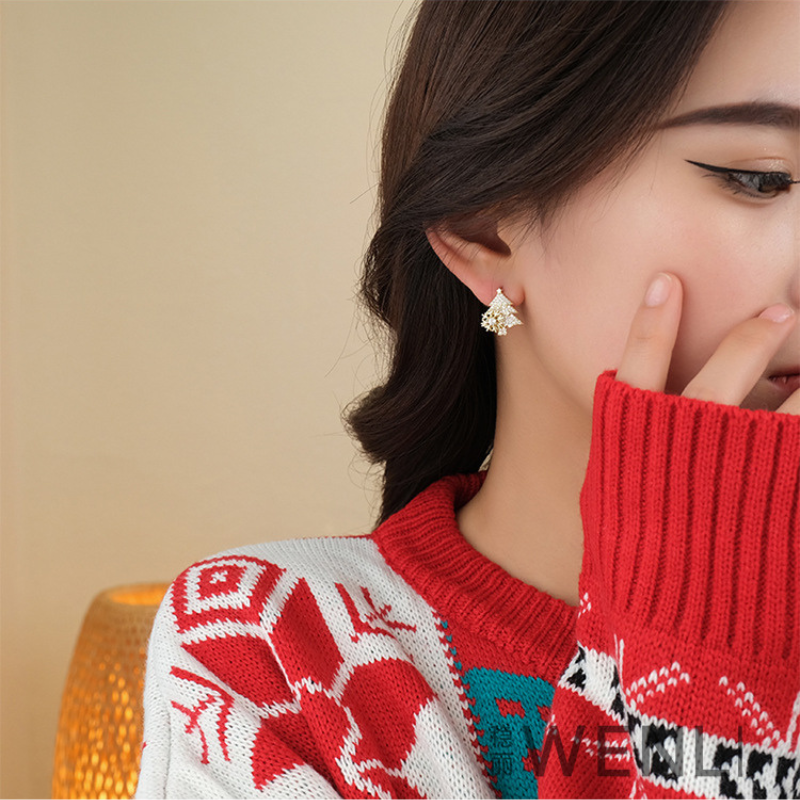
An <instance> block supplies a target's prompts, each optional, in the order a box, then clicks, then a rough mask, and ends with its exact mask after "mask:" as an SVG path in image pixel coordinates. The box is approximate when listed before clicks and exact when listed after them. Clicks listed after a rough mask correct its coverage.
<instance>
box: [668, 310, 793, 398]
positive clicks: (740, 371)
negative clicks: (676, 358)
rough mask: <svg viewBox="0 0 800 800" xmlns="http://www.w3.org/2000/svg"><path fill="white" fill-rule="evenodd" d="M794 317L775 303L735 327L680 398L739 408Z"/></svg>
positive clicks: (779, 344)
mask: <svg viewBox="0 0 800 800" xmlns="http://www.w3.org/2000/svg"><path fill="white" fill-rule="evenodd" d="M794 316H795V315H794V312H793V311H792V310H791V309H790V308H789V307H788V306H784V305H781V304H779V305H775V306H770V307H769V308H767V309H765V310H764V311H762V312H761V314H760V315H759V316H758V317H755V318H754V319H748V320H746V321H745V322H742V323H740V324H739V325H737V326H736V327H735V328H734V329H733V330H732V331H731V332H730V333H729V334H728V335H727V336H726V337H725V338H724V339H723V340H722V343H721V344H720V346H719V347H718V348H717V349H716V351H715V352H714V355H712V356H711V358H710V359H709V360H708V362H707V363H706V365H705V366H704V367H703V368H702V369H701V370H700V372H698V373H697V375H696V376H695V377H694V378H693V379H692V380H691V381H690V382H689V385H688V386H687V387H686V389H684V391H683V395H684V397H693V398H695V399H697V400H710V401H712V402H715V403H722V404H723V405H732V406H738V405H740V404H741V402H742V400H744V399H745V397H747V395H748V394H749V393H750V392H751V391H752V389H753V387H754V386H755V384H756V382H757V381H758V379H759V378H760V377H761V376H762V375H763V374H764V371H765V370H766V369H767V367H768V366H769V361H770V359H771V358H772V357H773V356H774V355H775V353H776V352H777V351H778V348H779V347H780V346H781V344H783V342H784V341H785V340H786V337H787V336H788V335H789V332H790V331H791V330H792V328H793V327H794Z"/></svg>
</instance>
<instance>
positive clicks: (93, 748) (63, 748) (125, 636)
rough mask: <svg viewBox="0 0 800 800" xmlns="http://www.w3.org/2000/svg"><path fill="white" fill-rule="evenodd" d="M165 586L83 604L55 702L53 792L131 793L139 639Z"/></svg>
mask: <svg viewBox="0 0 800 800" xmlns="http://www.w3.org/2000/svg"><path fill="white" fill-rule="evenodd" d="M168 586H169V584H166V583H149V584H139V585H136V586H120V587H118V588H116V589H108V590H106V591H104V592H101V593H100V594H99V595H98V596H97V597H95V599H94V600H93V601H92V604H91V606H89V610H88V612H87V613H86V618H85V619H84V621H83V627H82V628H81V632H80V634H79V636H78V643H77V645H76V646H75V653H74V655H73V656H72V663H71V664H70V668H69V674H68V676H67V683H66V686H65V687H64V696H63V698H62V700H61V716H60V718H59V723H58V734H57V736H56V752H55V763H54V769H53V797H55V798H64V797H85V798H95V797H98V798H117V797H125V798H127V797H132V796H133V793H134V792H135V791H136V783H137V780H138V775H139V759H140V746H141V741H142V689H143V687H144V666H145V658H146V654H147V640H148V638H149V636H150V629H151V628H152V625H153V618H154V617H155V614H156V611H157V610H158V605H159V603H160V602H161V599H162V598H163V597H164V594H165V593H166V591H167V588H168Z"/></svg>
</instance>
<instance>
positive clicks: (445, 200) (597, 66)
mask: <svg viewBox="0 0 800 800" xmlns="http://www.w3.org/2000/svg"><path fill="white" fill-rule="evenodd" d="M725 6H726V2H725V0H686V1H685V2H675V1H674V0H646V1H644V2H643V1H641V0H640V1H639V2H634V1H632V0H587V1H586V2H575V1H574V0H517V1H514V2H512V1H511V0H479V1H476V0H423V2H422V3H421V4H420V6H419V11H418V14H417V16H416V20H415V22H414V25H413V28H412V30H411V33H410V36H409V38H408V42H407V46H406V50H405V54H404V57H403V58H402V60H401V62H400V64H399V69H398V71H397V73H396V75H395V78H394V83H393V86H392V90H391V94H390V99H389V102H388V105H387V110H386V115H385V119H384V127H383V137H382V141H381V145H382V152H381V174H380V184H379V192H378V224H377V230H376V232H375V234H374V236H373V238H372V240H371V242H370V245H369V247H368V249H367V252H366V255H365V259H364V273H363V277H362V281H361V294H362V299H363V301H364V303H365V305H366V307H367V309H368V311H369V312H370V313H371V314H372V315H374V317H375V318H376V319H377V320H378V321H379V322H380V323H382V324H383V325H384V326H386V328H387V329H388V332H389V347H390V359H389V370H388V376H387V378H386V380H385V382H384V383H383V384H382V385H380V386H378V387H376V388H374V389H372V390H371V391H370V392H368V393H367V394H366V395H364V396H363V397H362V398H361V399H359V400H357V401H355V402H354V404H352V405H351V407H350V409H349V410H348V411H347V423H348V425H349V428H350V431H351V433H352V434H353V435H354V436H355V437H356V438H357V439H358V441H359V442H360V444H361V447H362V449H363V451H364V453H365V454H366V456H367V457H368V458H369V459H370V461H372V462H373V463H375V464H382V465H383V467H384V470H383V484H382V488H383V491H382V505H381V510H380V515H379V522H382V521H384V520H385V519H386V518H387V517H389V516H390V515H391V514H393V513H394V512H395V511H397V510H399V509H400V508H402V507H403V506H404V505H405V504H406V503H407V502H408V501H409V500H411V499H412V498H413V497H414V496H415V495H416V494H417V493H418V492H420V491H422V490H423V489H425V488H426V487H427V486H429V485H430V484H431V483H433V482H434V481H436V480H438V479H439V478H440V477H443V476H444V475H448V474H452V473H459V472H474V471H476V470H477V469H479V467H480V465H481V464H482V463H483V461H484V460H485V459H486V457H487V455H488V454H489V453H490V451H491V448H492V442H493V439H494V429H495V417H496V406H497V397H496V394H497V379H496V374H495V352H494V337H492V336H491V335H490V334H487V333H485V332H483V331H482V330H481V329H480V325H479V319H480V315H481V312H482V310H483V307H482V305H481V303H480V302H479V301H478V300H477V299H476V298H475V296H474V295H473V294H472V293H471V292H470V291H469V290H468V289H467V288H466V287H465V286H464V285H463V284H462V283H461V282H460V281H459V280H458V279H457V278H455V277H454V276H453V275H452V274H451V273H450V271H449V270H448V269H447V268H446V267H444V265H443V264H442V263H441V262H440V261H439V259H438V258H437V256H436V254H435V253H434V252H433V250H432V249H431V246H430V244H429V243H428V240H427V237H426V234H425V231H426V230H427V229H429V228H435V227H440V226H446V227H448V228H450V229H451V230H455V231H462V232H464V231H468V230H469V229H470V225H473V226H474V225H475V224H476V223H477V222H479V221H480V220H481V219H483V220H484V221H485V220H486V218H487V214H488V215H489V216H490V217H491V218H493V219H495V220H500V219H503V218H510V217H512V216H515V215H519V214H521V213H523V214H526V215H529V217H530V219H532V220H538V221H539V222H541V223H543V224H544V223H546V221H547V220H548V219H550V218H551V216H552V214H553V213H554V212H555V211H556V210H557V209H558V208H559V207H560V206H562V205H563V204H564V202H565V201H566V200H567V199H569V198H570V197H571V196H572V195H573V194H574V193H575V192H576V191H577V190H578V189H580V188H581V187H582V186H584V185H586V183H588V182H589V181H590V180H591V179H592V178H593V177H595V176H597V175H598V174H599V173H600V172H601V171H602V170H604V169H605V168H606V167H608V166H609V165H610V164H612V163H613V162H614V161H615V160H616V159H618V158H620V157H621V156H623V155H625V154H635V153H636V152H637V151H638V150H639V149H640V148H641V147H643V146H644V145H645V144H646V143H647V142H648V141H649V140H650V137H651V135H652V130H653V126H654V125H655V123H656V122H657V121H658V120H659V119H660V118H661V117H662V115H663V114H664V112H665V111H666V110H667V109H668V108H669V107H670V106H671V104H672V103H673V102H674V101H675V100H676V98H677V97H678V96H679V94H680V92H681V90H682V89H683V88H684V87H685V84H686V81H687V80H688V77H689V75H690V74H691V71H692V69H693V68H694V65H695V64H696V62H697V59H698V57H699V55H700V53H701V52H702V50H703V47H704V46H705V45H706V43H707V42H708V40H709V38H710V37H711V35H712V33H713V31H714V29H715V26H716V25H717V24H718V22H719V20H720V18H721V17H722V14H723V11H724V9H725Z"/></svg>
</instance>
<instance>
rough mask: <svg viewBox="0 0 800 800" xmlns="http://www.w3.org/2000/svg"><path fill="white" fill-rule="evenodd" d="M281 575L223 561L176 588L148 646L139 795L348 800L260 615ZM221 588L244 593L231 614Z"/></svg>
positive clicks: (271, 568)
mask: <svg viewBox="0 0 800 800" xmlns="http://www.w3.org/2000/svg"><path fill="white" fill-rule="evenodd" d="M277 573H278V568H276V567H275V565H273V564H270V563H268V562H264V561H259V560H257V559H254V558H247V557H233V556H231V557H224V556H223V557H221V558H220V557H215V558H214V559H209V560H208V561H206V562H200V563H198V564H196V565H194V566H193V567H191V568H190V569H189V570H187V571H186V572H184V573H183V574H182V575H181V576H180V577H179V578H177V579H176V581H175V582H174V583H173V584H172V586H171V587H170V590H169V591H168V592H167V594H166V596H165V598H164V600H163V602H162V604H161V607H160V608H159V611H158V614H157V616H156V620H155V623H154V626H153V630H152V633H151V635H150V642H149V646H148V656H147V668H146V682H145V692H144V741H143V745H142V759H141V767H140V773H139V783H138V786H137V790H136V797H138V798H164V797H196V798H199V797H287V798H290V797H291V798H294V797H318V798H335V797H341V795H340V794H339V792H338V791H337V790H336V788H335V787H334V785H333V783H332V782H331V781H330V780H329V775H328V774H327V766H326V760H325V758H324V757H323V756H322V755H321V754H320V752H319V748H318V744H317V741H318V736H316V735H315V734H314V733H313V732H312V731H311V730H310V729H309V719H308V715H307V714H302V713H300V712H301V703H300V702H299V700H298V698H297V697H295V696H294V695H293V692H292V690H291V689H290V687H289V684H288V682H287V680H286V678H285V676H284V674H283V672H282V670H281V668H280V666H279V664H278V661H277V660H276V658H275V657H274V654H273V652H272V650H271V648H270V646H269V643H268V641H267V638H266V637H265V636H264V635H263V632H262V629H261V626H260V624H259V623H260V620H259V619H258V616H257V613H256V612H255V611H254V609H256V607H257V603H256V602H254V599H257V600H260V599H263V597H264V596H266V595H267V594H268V592H269V591H270V590H271V589H272V588H273V587H274V585H275V582H276V580H275V579H276V578H277V577H278V576H277ZM234 582H238V586H235V585H234ZM226 583H227V584H230V586H226ZM220 586H221V587H222V588H223V589H225V588H228V589H229V588H231V586H233V588H234V590H235V591H229V592H228V593H227V597H228V598H231V600H232V602H231V603H229V604H228V606H227V607H226V606H223V605H222V603H221V602H220V600H221V599H222V598H223V596H224V595H223V594H222V593H221V592H220V593H218V594H216V595H215V594H214V592H215V590H216V588H217V587H220ZM248 594H249V597H248V596H247V595H248ZM261 607H262V608H263V604H262V606H261ZM259 613H264V612H263V611H262V612H259ZM267 613H268V612H267ZM317 705H318V706H319V708H318V709H317V712H318V713H316V712H315V713H312V715H311V716H312V717H316V718H317V722H318V723H319V725H320V726H323V727H324V726H326V725H329V724H330V720H328V719H326V713H327V709H326V708H325V707H324V704H321V703H319V704H317ZM312 722H313V720H312Z"/></svg>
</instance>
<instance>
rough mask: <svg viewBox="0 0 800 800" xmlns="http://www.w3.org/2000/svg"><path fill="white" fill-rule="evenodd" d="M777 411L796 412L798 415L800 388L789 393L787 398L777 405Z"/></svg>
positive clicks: (782, 412) (799, 413)
mask: <svg viewBox="0 0 800 800" xmlns="http://www.w3.org/2000/svg"><path fill="white" fill-rule="evenodd" d="M778 411H779V412H780V413H781V414H797V415H798V416H800V389H798V390H797V391H796V392H792V393H791V394H790V395H789V399H788V400H786V401H785V402H784V403H783V404H782V405H781V406H779V408H778Z"/></svg>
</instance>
